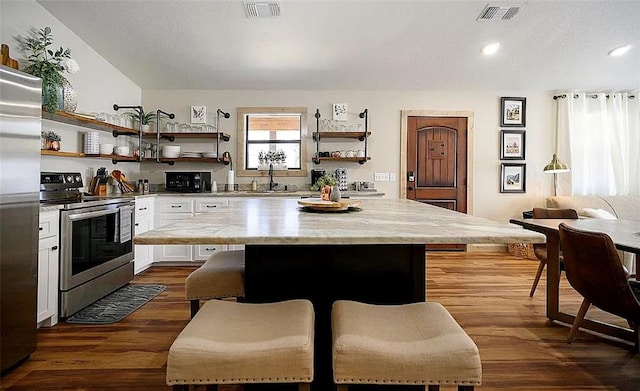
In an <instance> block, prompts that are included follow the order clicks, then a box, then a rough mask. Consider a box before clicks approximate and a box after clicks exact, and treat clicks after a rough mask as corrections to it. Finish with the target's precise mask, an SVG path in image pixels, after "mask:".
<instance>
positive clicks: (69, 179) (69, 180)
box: [67, 175, 73, 183]
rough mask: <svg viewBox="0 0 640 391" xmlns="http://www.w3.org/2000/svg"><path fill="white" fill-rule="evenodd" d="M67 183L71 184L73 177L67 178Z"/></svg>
mask: <svg viewBox="0 0 640 391" xmlns="http://www.w3.org/2000/svg"><path fill="white" fill-rule="evenodd" d="M67 183H73V175H69V176H67Z"/></svg>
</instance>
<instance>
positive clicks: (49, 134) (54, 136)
mask: <svg viewBox="0 0 640 391" xmlns="http://www.w3.org/2000/svg"><path fill="white" fill-rule="evenodd" d="M42 138H43V139H45V140H49V141H62V137H60V135H59V134H58V133H56V132H54V131H53V130H47V131H45V132H42Z"/></svg>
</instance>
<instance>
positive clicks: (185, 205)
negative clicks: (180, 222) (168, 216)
mask: <svg viewBox="0 0 640 391" xmlns="http://www.w3.org/2000/svg"><path fill="white" fill-rule="evenodd" d="M159 212H160V213H191V212H193V202H191V200H189V199H184V200H176V201H168V200H167V201H160V208H159Z"/></svg>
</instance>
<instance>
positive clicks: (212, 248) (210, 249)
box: [205, 247, 216, 251]
mask: <svg viewBox="0 0 640 391" xmlns="http://www.w3.org/2000/svg"><path fill="white" fill-rule="evenodd" d="M215 249H216V248H215V247H205V250H207V251H215Z"/></svg>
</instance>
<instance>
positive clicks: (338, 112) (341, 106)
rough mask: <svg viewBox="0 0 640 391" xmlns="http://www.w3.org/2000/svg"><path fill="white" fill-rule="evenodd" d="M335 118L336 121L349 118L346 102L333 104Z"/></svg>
mask: <svg viewBox="0 0 640 391" xmlns="http://www.w3.org/2000/svg"><path fill="white" fill-rule="evenodd" d="M333 120H334V121H346V120H347V104H346V103H334V104H333Z"/></svg>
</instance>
